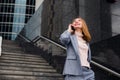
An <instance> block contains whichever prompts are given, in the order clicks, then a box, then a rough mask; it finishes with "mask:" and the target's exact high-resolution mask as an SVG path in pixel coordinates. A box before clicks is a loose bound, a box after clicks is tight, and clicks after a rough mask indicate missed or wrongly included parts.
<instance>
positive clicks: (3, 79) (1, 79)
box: [0, 75, 63, 80]
mask: <svg viewBox="0 0 120 80" xmlns="http://www.w3.org/2000/svg"><path fill="white" fill-rule="evenodd" d="M0 80H63V77H44V76H23V75H22V76H21V75H0Z"/></svg>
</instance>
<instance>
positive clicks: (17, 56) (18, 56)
mask: <svg viewBox="0 0 120 80" xmlns="http://www.w3.org/2000/svg"><path fill="white" fill-rule="evenodd" d="M3 55H4V56H3ZM1 57H11V58H12V57H13V58H27V59H31V58H32V59H43V58H42V57H41V56H39V57H34V56H33V57H31V56H24V55H10V54H2V56H1Z"/></svg>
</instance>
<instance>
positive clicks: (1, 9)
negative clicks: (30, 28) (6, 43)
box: [0, 0, 35, 40]
mask: <svg viewBox="0 0 120 80" xmlns="http://www.w3.org/2000/svg"><path fill="white" fill-rule="evenodd" d="M34 12H35V0H0V36H2V37H3V39H8V40H14V39H15V38H16V36H17V34H18V33H19V32H20V31H21V29H22V28H23V27H24V26H25V24H26V23H27V21H28V20H29V19H30V17H31V16H32V15H33V14H34Z"/></svg>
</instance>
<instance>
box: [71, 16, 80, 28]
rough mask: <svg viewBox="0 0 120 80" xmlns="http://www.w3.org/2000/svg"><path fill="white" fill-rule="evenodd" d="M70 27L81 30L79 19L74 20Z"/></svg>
mask: <svg viewBox="0 0 120 80" xmlns="http://www.w3.org/2000/svg"><path fill="white" fill-rule="evenodd" d="M72 26H73V27H74V28H75V29H77V28H80V29H81V28H82V21H81V19H80V18H76V19H75V20H74V21H73V23H72Z"/></svg>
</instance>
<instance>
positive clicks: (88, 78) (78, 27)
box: [60, 18, 94, 80]
mask: <svg viewBox="0 0 120 80" xmlns="http://www.w3.org/2000/svg"><path fill="white" fill-rule="evenodd" d="M90 40H91V36H90V33H89V31H88V28H87V25H86V22H85V21H84V20H83V19H82V18H76V19H74V20H73V22H72V24H69V26H68V29H67V30H66V31H64V32H63V33H62V34H61V36H60V41H61V43H62V44H64V45H65V46H66V48H67V57H66V61H65V65H64V70H63V75H64V76H65V80H94V72H93V71H92V70H91V67H90V61H91V51H90V46H89V42H90Z"/></svg>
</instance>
